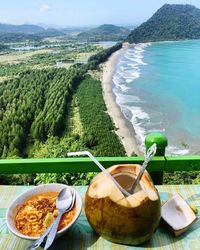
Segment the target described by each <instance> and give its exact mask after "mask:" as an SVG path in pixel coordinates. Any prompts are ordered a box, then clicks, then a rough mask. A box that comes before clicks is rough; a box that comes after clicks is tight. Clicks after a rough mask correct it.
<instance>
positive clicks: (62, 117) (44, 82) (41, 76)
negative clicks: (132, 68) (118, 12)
mask: <svg viewBox="0 0 200 250" xmlns="http://www.w3.org/2000/svg"><path fill="white" fill-rule="evenodd" d="M119 47H121V44H117V45H116V46H114V47H112V48H109V49H105V50H103V51H100V52H99V53H97V54H96V55H95V57H93V56H91V57H90V59H89V60H88V63H87V64H77V65H76V64H74V65H73V66H71V67H70V68H69V69H65V68H58V69H55V68H48V69H41V70H39V69H37V70H36V69H35V70H31V69H27V70H24V71H22V72H20V73H19V74H17V75H15V77H14V78H12V79H10V80H6V81H4V82H3V83H2V84H0V137H1V138H0V156H1V158H19V157H23V158H24V157H25V158H26V157H36V158H41V157H42V158H44V157H66V153H67V152H68V151H71V150H90V151H91V152H92V153H93V154H94V155H96V156H101V155H104V156H119V155H125V151H124V148H123V146H122V144H121V142H120V141H119V138H118V137H117V135H116V134H115V133H114V130H115V128H114V125H113V123H112V121H111V119H110V117H109V116H108V114H107V113H106V112H105V111H106V107H105V103H104V100H103V96H102V89H101V82H100V81H99V80H96V79H94V78H92V77H91V76H90V75H89V74H88V70H89V69H90V70H91V69H98V68H99V64H100V63H101V62H103V61H106V60H107V58H108V57H109V56H110V55H111V53H112V52H113V51H115V50H117V49H118V48H119ZM107 138H109V140H107ZM90 176H91V177H92V176H93V175H91V174H87V175H86V174H80V175H75V176H74V175H71V174H64V175H59V174H38V175H24V176H23V178H21V176H20V175H12V176H9V175H3V176H1V178H0V182H2V183H12V184H20V183H21V184H24V183H26V184H27V183H41V182H43V183H44V182H49V181H62V182H65V183H68V184H70V183H72V180H73V183H79V182H80V181H81V183H82V182H83V181H85V182H88V180H89V179H90V178H91V177H90Z"/></svg>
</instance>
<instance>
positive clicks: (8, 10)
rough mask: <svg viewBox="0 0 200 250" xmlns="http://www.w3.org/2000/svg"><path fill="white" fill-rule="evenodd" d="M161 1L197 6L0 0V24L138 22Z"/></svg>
mask: <svg viewBox="0 0 200 250" xmlns="http://www.w3.org/2000/svg"><path fill="white" fill-rule="evenodd" d="M165 3H171V4H172V3H173V4H178V3H182V4H186V3H187V4H192V5H195V6H196V7H198V8H200V0H190V1H189V0H186V1H184V0H182V1H181V0H46V1H44V0H6V1H5V0H0V23H12V24H23V23H34V24H38V23H46V24H57V25H63V26H87V25H100V24H104V23H112V24H138V23H141V22H143V21H145V20H146V19H148V18H149V17H150V16H152V14H153V13H154V12H155V11H156V10H157V9H158V8H160V7H161V6H162V5H163V4H165Z"/></svg>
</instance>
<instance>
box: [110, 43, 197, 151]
mask: <svg viewBox="0 0 200 250" xmlns="http://www.w3.org/2000/svg"><path fill="white" fill-rule="evenodd" d="M113 92H114V95H115V96H116V102H117V104H118V105H119V107H120V109H121V111H122V113H123V114H124V117H125V118H126V119H128V120H129V121H130V122H131V124H132V125H133V128H134V130H135V133H136V140H137V144H138V146H139V149H140V150H141V151H144V140H145V136H146V135H147V134H148V133H150V132H161V133H164V134H165V135H166V136H167V138H168V147H167V150H166V153H167V155H187V154H200V40H186V41H174V42H171V41H170V42H155V43H141V44H136V45H134V46H131V47H130V48H128V49H127V50H126V51H125V52H124V53H123V54H122V55H121V57H120V58H119V60H118V63H117V65H116V69H115V72H114V74H113Z"/></svg>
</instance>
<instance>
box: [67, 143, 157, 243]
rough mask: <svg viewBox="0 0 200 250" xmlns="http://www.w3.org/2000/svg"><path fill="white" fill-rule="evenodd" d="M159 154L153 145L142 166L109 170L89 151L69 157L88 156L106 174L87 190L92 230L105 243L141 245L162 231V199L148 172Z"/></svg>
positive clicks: (134, 165) (119, 166)
mask: <svg viewBox="0 0 200 250" xmlns="http://www.w3.org/2000/svg"><path fill="white" fill-rule="evenodd" d="M155 153H156V144H153V145H152V146H151V147H150V148H149V149H148V151H147V154H146V156H145V160H144V162H143V164H142V166H140V165H137V164H121V165H115V166H112V167H110V168H108V169H105V168H104V167H103V166H102V165H101V163H100V162H98V161H97V159H96V158H95V157H94V156H93V155H92V154H91V153H90V152H88V151H81V152H69V153H68V156H81V155H87V156H88V157H90V158H91V160H92V161H94V163H95V164H96V165H97V166H98V167H99V168H100V169H101V171H102V172H101V173H99V174H98V175H97V176H95V177H94V178H93V180H92V181H91V183H90V185H89V187H88V189H87V192H86V195H85V214H86V217H87V219H88V221H89V223H90V225H91V226H92V228H93V229H94V230H95V231H96V232H97V233H98V234H99V235H101V236H103V237H104V238H105V239H107V240H110V241H112V242H116V243H121V244H128V245H138V244H142V243H143V242H145V241H147V240H149V239H150V238H151V236H152V234H153V233H154V232H155V230H156V228H157V227H158V225H159V222H160V217H161V203H160V197H159V194H158V192H157V190H156V188H155V186H154V184H153V181H152V179H151V177H150V175H149V174H148V172H147V171H146V170H145V168H146V167H147V165H148V163H149V161H150V160H151V158H152V157H153V156H154V155H155Z"/></svg>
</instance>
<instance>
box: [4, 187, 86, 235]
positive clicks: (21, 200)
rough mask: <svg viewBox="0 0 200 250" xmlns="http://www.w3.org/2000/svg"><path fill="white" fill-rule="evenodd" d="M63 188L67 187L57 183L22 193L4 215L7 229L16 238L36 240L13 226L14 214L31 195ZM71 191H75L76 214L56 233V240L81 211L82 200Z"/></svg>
mask: <svg viewBox="0 0 200 250" xmlns="http://www.w3.org/2000/svg"><path fill="white" fill-rule="evenodd" d="M65 187H69V186H67V185H64V184H57V183H53V184H44V185H39V186H36V187H33V188H31V189H29V190H28V191H26V192H24V193H23V194H21V195H20V196H18V197H17V198H16V199H15V200H14V201H13V202H12V204H11V205H10V207H9V208H8V210H7V213H6V223H7V226H8V228H9V230H10V231H11V232H12V233H13V234H15V235H16V236H18V237H20V238H23V239H27V240H36V239H38V238H39V237H31V236H27V235H24V234H22V233H21V232H20V231H19V230H18V229H17V228H16V226H15V217H16V214H17V212H18V210H19V208H20V207H21V206H22V204H23V203H24V202H25V201H26V200H27V199H28V198H30V197H31V196H33V195H37V194H40V193H44V192H60V191H61V190H62V189H63V188H65ZM69 188H70V189H71V190H73V191H75V194H76V202H75V205H76V213H75V216H74V218H73V220H72V221H71V222H70V223H69V224H68V225H67V226H66V227H65V228H63V229H62V230H60V231H58V232H57V234H56V238H57V237H59V236H61V235H63V234H64V233H65V232H66V231H67V230H68V229H69V228H70V227H71V226H72V225H73V224H74V223H75V221H76V220H77V219H78V217H79V215H80V213H81V209H82V199H81V196H80V194H79V193H78V192H77V191H76V190H75V189H73V188H72V187H69Z"/></svg>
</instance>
